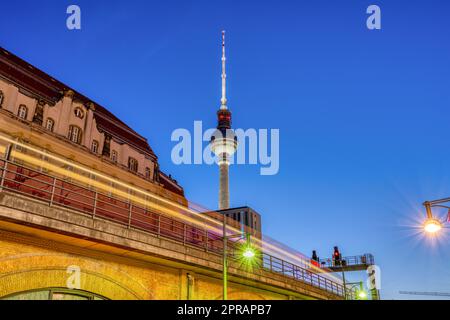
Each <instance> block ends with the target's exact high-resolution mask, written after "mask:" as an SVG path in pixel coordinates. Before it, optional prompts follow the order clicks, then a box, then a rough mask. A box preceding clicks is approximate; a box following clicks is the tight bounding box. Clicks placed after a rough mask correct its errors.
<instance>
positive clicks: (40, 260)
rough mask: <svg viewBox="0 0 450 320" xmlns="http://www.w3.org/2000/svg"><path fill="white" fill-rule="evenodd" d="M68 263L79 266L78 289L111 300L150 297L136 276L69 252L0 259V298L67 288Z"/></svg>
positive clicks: (21, 255)
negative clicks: (45, 289)
mask: <svg viewBox="0 0 450 320" xmlns="http://www.w3.org/2000/svg"><path fill="white" fill-rule="evenodd" d="M69 266H79V268H80V271H81V277H80V288H79V289H80V290H83V291H87V292H90V293H94V294H97V295H100V296H103V297H105V298H107V299H112V300H143V299H153V294H152V293H151V292H149V291H148V290H147V288H145V287H144V286H143V285H142V284H141V282H140V279H133V278H132V277H130V276H129V275H128V274H127V273H126V272H123V271H121V270H120V269H119V268H115V267H113V266H110V265H109V264H107V263H98V262H96V261H92V260H90V259H86V258H83V257H78V256H72V255H69V254H42V253H41V254H40V253H35V254H19V255H16V256H10V257H8V258H7V259H0V274H1V275H0V297H5V296H9V295H12V294H15V293H20V292H24V291H31V290H38V289H43V288H50V287H56V288H57V287H59V288H65V287H67V280H68V278H69V277H70V273H68V267H69Z"/></svg>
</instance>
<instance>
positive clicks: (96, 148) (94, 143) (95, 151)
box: [91, 140, 98, 153]
mask: <svg viewBox="0 0 450 320" xmlns="http://www.w3.org/2000/svg"><path fill="white" fill-rule="evenodd" d="M91 151H92V152H93V153H97V152H98V141H97V140H94V141H92V146H91Z"/></svg>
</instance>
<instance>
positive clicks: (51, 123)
mask: <svg viewBox="0 0 450 320" xmlns="http://www.w3.org/2000/svg"><path fill="white" fill-rule="evenodd" d="M54 128H55V121H54V120H53V119H52V118H47V121H46V122H45V129H47V130H48V131H50V132H53V129H54Z"/></svg>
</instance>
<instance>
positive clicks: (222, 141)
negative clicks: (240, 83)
mask: <svg viewBox="0 0 450 320" xmlns="http://www.w3.org/2000/svg"><path fill="white" fill-rule="evenodd" d="M226 61H227V59H226V57H225V31H222V99H221V105H220V108H219V111H217V130H216V131H215V133H214V134H213V136H212V138H211V150H212V152H214V154H215V155H216V156H217V160H218V161H217V164H218V165H219V210H224V209H229V208H230V191H229V183H228V181H229V180H228V170H229V166H230V157H231V156H232V155H233V154H234V153H235V152H236V149H237V137H236V135H235V134H234V131H233V130H231V112H230V110H228V107H227V97H226V93H227V86H226V85H227V74H226V69H225V66H226Z"/></svg>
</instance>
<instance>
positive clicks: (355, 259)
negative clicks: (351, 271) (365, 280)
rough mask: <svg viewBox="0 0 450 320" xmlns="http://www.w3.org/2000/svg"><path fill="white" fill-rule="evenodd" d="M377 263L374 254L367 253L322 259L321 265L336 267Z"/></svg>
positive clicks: (323, 266)
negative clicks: (337, 258) (336, 258)
mask: <svg viewBox="0 0 450 320" xmlns="http://www.w3.org/2000/svg"><path fill="white" fill-rule="evenodd" d="M374 264H375V259H374V257H373V255H372V254H369V253H366V254H363V255H359V256H348V257H343V258H341V259H339V260H335V259H331V258H330V259H321V260H320V266H321V267H322V268H336V267H352V266H371V265H374Z"/></svg>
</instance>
